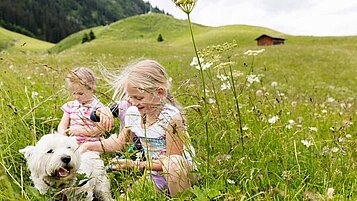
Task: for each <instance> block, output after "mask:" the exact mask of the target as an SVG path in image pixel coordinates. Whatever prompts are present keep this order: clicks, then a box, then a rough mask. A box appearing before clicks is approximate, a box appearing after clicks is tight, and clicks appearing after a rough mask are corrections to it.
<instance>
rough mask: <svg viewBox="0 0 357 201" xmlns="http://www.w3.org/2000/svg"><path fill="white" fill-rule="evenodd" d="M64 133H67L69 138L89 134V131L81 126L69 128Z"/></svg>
mask: <svg viewBox="0 0 357 201" xmlns="http://www.w3.org/2000/svg"><path fill="white" fill-rule="evenodd" d="M64 132H65V133H66V135H67V136H78V135H81V134H82V135H83V134H86V133H87V131H86V130H85V129H83V128H82V127H80V126H75V127H71V128H68V129H66V130H65V131H64Z"/></svg>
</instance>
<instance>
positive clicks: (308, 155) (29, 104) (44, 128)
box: [0, 14, 357, 200]
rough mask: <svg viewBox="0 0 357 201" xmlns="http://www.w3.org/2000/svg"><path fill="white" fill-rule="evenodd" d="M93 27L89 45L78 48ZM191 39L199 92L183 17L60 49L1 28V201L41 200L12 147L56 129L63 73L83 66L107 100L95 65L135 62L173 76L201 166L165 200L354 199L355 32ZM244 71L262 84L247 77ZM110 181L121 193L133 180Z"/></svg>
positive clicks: (139, 22)
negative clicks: (280, 40) (200, 65)
mask: <svg viewBox="0 0 357 201" xmlns="http://www.w3.org/2000/svg"><path fill="white" fill-rule="evenodd" d="M90 30H92V31H93V32H94V33H95V36H96V39H95V40H93V41H90V42H87V43H84V44H82V43H81V41H82V37H83V34H84V33H88V32H89V31H90ZM193 32H194V36H195V40H196V42H197V46H198V48H199V50H201V52H204V55H205V57H204V59H205V62H212V63H213V65H212V66H211V67H210V68H209V69H207V70H205V71H203V74H204V80H205V84H204V85H205V86H203V82H202V78H201V77H200V73H199V71H198V70H197V69H196V68H194V67H192V66H190V63H191V61H192V58H193V57H194V56H195V53H194V49H193V46H192V41H191V36H190V32H189V28H188V24H187V21H184V20H177V19H174V18H172V17H170V16H167V15H159V14H148V15H141V16H136V17H131V18H127V19H125V20H121V21H118V22H116V23H113V24H110V25H107V26H101V27H94V28H92V29H88V30H83V31H81V32H78V33H75V34H73V35H71V36H69V37H67V38H66V39H64V40H62V41H61V42H59V43H58V44H51V43H47V42H43V41H39V40H36V39H32V38H29V37H26V36H22V35H20V34H16V33H13V32H10V31H7V30H5V29H2V28H0V140H1V148H0V154H1V161H0V200H46V198H45V197H44V196H40V195H39V193H38V191H37V190H36V189H35V188H34V187H32V186H33V183H32V182H31V180H30V179H29V176H30V173H29V171H28V169H27V167H26V164H25V159H24V158H23V156H22V155H21V154H20V153H18V150H19V149H21V148H23V147H25V146H27V145H30V144H34V143H35V142H36V141H37V140H38V139H39V138H40V137H41V136H42V135H44V134H46V133H49V132H51V131H52V130H55V129H56V128H57V125H58V123H59V121H60V118H61V116H62V111H61V110H60V107H61V106H62V104H64V103H65V102H67V101H68V100H70V99H71V97H70V96H69V93H68V92H67V91H66V89H65V86H64V77H65V75H66V73H68V71H69V70H70V69H72V68H74V67H77V66H87V67H91V68H92V69H93V70H94V71H95V72H96V75H97V76H98V91H99V92H100V93H98V97H99V98H100V99H101V100H102V101H103V102H105V103H108V102H109V101H110V100H109V99H108V98H107V97H108V96H109V97H110V96H111V94H112V91H110V90H109V89H110V88H109V86H108V84H107V83H106V82H105V81H104V79H103V78H102V76H101V74H100V72H99V71H100V68H102V67H105V68H107V69H110V70H113V71H114V70H118V69H120V68H121V67H122V66H125V65H126V64H128V62H131V61H135V60H137V59H140V58H151V59H155V60H158V61H159V62H160V63H161V64H163V65H164V66H165V67H166V69H167V71H168V73H169V75H170V76H171V77H172V80H173V83H172V84H173V86H172V87H173V88H172V93H173V95H174V96H175V97H176V99H177V100H178V101H179V102H180V103H181V105H182V108H183V110H184V112H185V114H186V116H187V119H188V125H189V127H188V129H189V132H190V135H191V137H192V141H193V145H194V147H195V148H196V152H197V158H196V159H197V161H199V162H200V166H199V172H200V174H201V179H200V181H199V183H198V184H196V185H195V186H194V187H193V188H192V189H189V190H187V191H185V192H184V193H182V194H181V195H179V196H178V197H175V198H171V199H177V200H304V199H306V200H327V199H330V200H357V148H356V147H357V146H356V144H357V132H356V130H357V129H356V128H357V127H356V124H357V121H356V115H357V110H356V109H357V107H356V98H357V90H356V89H357V88H356V86H357V36H345V37H313V36H292V35H287V34H283V33H280V32H278V31H274V30H271V29H267V28H264V27H255V26H247V25H235V26H223V27H207V26H202V25H198V24H194V25H193ZM159 34H161V35H162V36H163V39H164V41H163V42H158V41H157V37H158V35H159ZM261 34H271V35H278V36H282V37H284V38H286V41H285V44H284V45H278V46H265V47H258V46H256V41H255V38H257V37H259V36H260V35H261ZM235 44H236V45H235ZM263 48H264V49H265V50H264V51H263V52H262V53H260V54H258V55H256V56H249V55H247V54H244V53H245V52H246V51H248V50H260V49H263ZM217 75H225V76H227V78H228V79H227V80H223V81H222V80H221V79H219V78H218V77H217ZM253 75H254V76H257V77H258V79H259V82H252V83H249V81H247V76H250V77H252V76H253ZM228 82H229V84H230V86H231V87H230V88H227V89H224V88H222V86H224V85H223V84H225V86H227V84H228ZM233 86H234V87H233ZM204 89H205V90H204ZM204 91H205V92H206V94H204V93H203V92H204ZM204 97H206V99H205V98H204ZM205 106H206V107H205ZM237 106H238V107H237ZM238 108H239V110H238ZM206 123H207V125H208V126H207V128H208V132H206V131H205V130H206V127H205V124H206ZM117 129H118V128H115V130H114V131H113V132H115V131H117ZM110 157H111V155H109V154H105V155H104V156H103V158H104V160H107V159H109V158H110ZM110 177H111V179H112V189H113V193H114V195H115V196H116V197H119V195H120V194H121V190H123V191H125V190H126V189H127V186H128V185H129V184H130V183H131V182H132V177H133V175H132V174H127V173H117V174H114V173H110ZM328 189H330V191H331V189H334V193H333V195H331V196H330V195H328V193H327V192H328ZM134 190H135V194H134V193H132V192H127V193H128V196H129V198H130V199H131V200H167V199H169V198H168V197H166V196H164V195H162V194H158V193H152V189H150V187H149V186H145V185H134ZM118 199H119V198H118Z"/></svg>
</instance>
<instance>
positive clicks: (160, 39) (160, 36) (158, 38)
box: [157, 33, 164, 42]
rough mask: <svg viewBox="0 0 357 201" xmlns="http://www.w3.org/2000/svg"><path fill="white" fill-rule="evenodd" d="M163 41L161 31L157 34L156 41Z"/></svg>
mask: <svg viewBox="0 0 357 201" xmlns="http://www.w3.org/2000/svg"><path fill="white" fill-rule="evenodd" d="M162 41H164V38H163V37H162V35H161V33H160V34H159V36H157V42H162Z"/></svg>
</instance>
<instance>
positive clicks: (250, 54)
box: [244, 49, 265, 56]
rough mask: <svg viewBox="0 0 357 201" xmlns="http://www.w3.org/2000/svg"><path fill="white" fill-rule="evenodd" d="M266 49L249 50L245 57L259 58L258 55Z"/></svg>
mask: <svg viewBox="0 0 357 201" xmlns="http://www.w3.org/2000/svg"><path fill="white" fill-rule="evenodd" d="M264 51H265V49H261V50H247V51H246V52H244V54H245V55H248V56H257V55H258V54H260V53H262V52H264Z"/></svg>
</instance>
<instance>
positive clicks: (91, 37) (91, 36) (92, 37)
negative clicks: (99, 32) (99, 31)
mask: <svg viewBox="0 0 357 201" xmlns="http://www.w3.org/2000/svg"><path fill="white" fill-rule="evenodd" d="M95 38H96V37H95V35H94V32H93V31H92V30H90V32H89V41H91V40H94V39H95Z"/></svg>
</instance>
